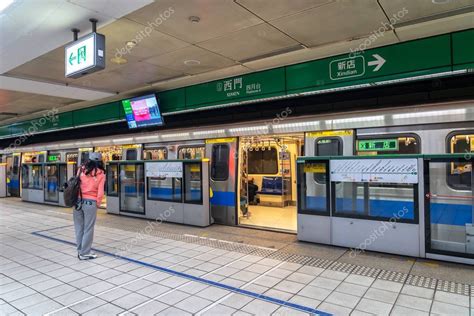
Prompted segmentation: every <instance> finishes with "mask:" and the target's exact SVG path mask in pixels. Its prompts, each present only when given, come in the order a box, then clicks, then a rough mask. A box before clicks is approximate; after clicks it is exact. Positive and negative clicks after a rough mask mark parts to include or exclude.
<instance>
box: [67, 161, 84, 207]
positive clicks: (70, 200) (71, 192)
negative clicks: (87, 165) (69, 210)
mask: <svg viewBox="0 0 474 316" xmlns="http://www.w3.org/2000/svg"><path fill="white" fill-rule="evenodd" d="M80 174H81V170H80V169H79V172H78V173H77V175H76V176H75V177H72V178H70V179H69V180H68V181H67V182H66V184H65V185H64V204H65V205H66V206H67V207H72V206H75V205H76V204H77V201H78V200H79V195H81V196H82V192H81V178H80Z"/></svg>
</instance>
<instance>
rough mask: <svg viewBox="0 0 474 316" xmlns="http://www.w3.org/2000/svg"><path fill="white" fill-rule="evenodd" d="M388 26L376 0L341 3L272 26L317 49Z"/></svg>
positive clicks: (298, 15)
mask: <svg viewBox="0 0 474 316" xmlns="http://www.w3.org/2000/svg"><path fill="white" fill-rule="evenodd" d="M387 22H388V21H387V18H386V17H385V15H384V13H383V12H382V10H381V9H380V7H379V5H378V4H377V1H375V0H363V1H349V0H342V1H337V2H333V3H330V4H327V5H323V6H319V7H316V8H313V9H310V10H306V11H304V12H302V13H298V14H294V15H291V16H288V17H283V18H281V19H277V20H274V21H272V22H271V24H273V25H274V26H276V27H277V28H279V29H280V30H282V31H283V32H285V33H286V34H288V35H290V36H292V37H293V38H294V39H296V40H298V41H299V42H301V43H303V44H305V45H306V46H318V45H322V44H325V43H332V42H339V41H343V40H347V39H351V38H357V37H361V36H363V35H367V34H369V33H371V32H374V31H376V30H378V29H379V28H380V27H383V25H382V23H387Z"/></svg>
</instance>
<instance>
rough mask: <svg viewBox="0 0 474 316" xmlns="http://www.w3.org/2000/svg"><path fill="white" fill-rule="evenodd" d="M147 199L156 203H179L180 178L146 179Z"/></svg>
mask: <svg viewBox="0 0 474 316" xmlns="http://www.w3.org/2000/svg"><path fill="white" fill-rule="evenodd" d="M148 199H149V200H156V201H168V202H181V178H174V177H169V178H168V177H150V178H148Z"/></svg>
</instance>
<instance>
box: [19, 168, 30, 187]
mask: <svg viewBox="0 0 474 316" xmlns="http://www.w3.org/2000/svg"><path fill="white" fill-rule="evenodd" d="M21 178H22V181H21V186H22V188H23V189H28V187H29V186H30V167H29V166H28V165H22V166H21Z"/></svg>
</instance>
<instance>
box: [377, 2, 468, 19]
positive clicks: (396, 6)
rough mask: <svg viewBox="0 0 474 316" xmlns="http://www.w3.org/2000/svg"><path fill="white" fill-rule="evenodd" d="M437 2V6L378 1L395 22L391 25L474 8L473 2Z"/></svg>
mask: <svg viewBox="0 0 474 316" xmlns="http://www.w3.org/2000/svg"><path fill="white" fill-rule="evenodd" d="M438 1H439V2H440V3H439V4H436V3H433V1H431V0H424V1H414V0H380V4H381V5H382V7H383V8H384V10H385V12H386V13H387V15H388V16H389V17H390V18H391V20H393V22H395V23H393V24H398V23H402V22H407V21H410V20H415V19H420V18H425V17H429V16H432V15H436V14H441V13H446V12H449V11H452V10H456V9H461V8H465V7H468V6H474V0H448V1H440V0H438ZM473 10H474V8H473Z"/></svg>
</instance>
